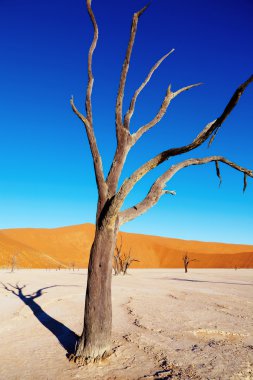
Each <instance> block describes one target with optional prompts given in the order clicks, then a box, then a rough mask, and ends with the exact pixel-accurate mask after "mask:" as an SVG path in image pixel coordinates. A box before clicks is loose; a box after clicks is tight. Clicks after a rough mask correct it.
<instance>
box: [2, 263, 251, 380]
mask: <svg viewBox="0 0 253 380" xmlns="http://www.w3.org/2000/svg"><path fill="white" fill-rule="evenodd" d="M0 281H1V282H2V283H3V284H4V285H5V286H6V287H7V288H8V289H9V291H8V290H7V288H4V286H3V285H1V286H0V311H1V313H0V364H1V366H0V379H1V380H8V379H22V380H25V379H35V380H37V379H43V380H44V379H50V380H51V379H52V380H55V379H59V380H60V379H61V380H66V379H89V380H93V379H101V380H102V379H103V380H109V379H111V380H112V379H122V380H123V379H125V380H126V379H131V380H136V379H142V380H145V379H146V380H148V379H184V380H186V379H215V380H218V379H221V380H226V379H232V380H236V379H253V364H252V363H253V338H252V332H253V327H252V314H253V313H252V312H253V270H245V269H240V270H237V271H236V270H232V269H231V270H229V269H227V270H220V269H216V270H212V269H204V270H200V269H190V271H189V273H188V274H184V273H183V270H182V269H174V270H173V269H168V270H166V269H153V270H144V269H142V270H132V271H130V274H129V275H128V276H125V277H123V276H120V277H113V346H114V347H115V348H116V350H115V353H114V354H113V355H112V356H111V358H110V359H108V360H107V361H105V362H103V363H101V364H97V365H89V366H86V367H82V368H77V367H76V365H75V364H70V363H69V362H68V360H67V359H66V353H67V349H71V345H73V344H74V337H75V336H74V333H77V334H80V332H81V328H82V319H83V306H84V291H85V289H84V288H85V282H86V271H75V272H70V271H64V270H61V271H55V270H51V271H45V270H18V271H16V272H15V273H8V271H6V270H2V271H0ZM11 285H12V286H14V287H16V288H19V289H21V287H22V286H23V285H26V287H24V288H23V289H22V290H20V292H19V296H16V295H15V294H13V293H12V292H11V291H10V290H13V291H14V290H15V289H14V288H13V287H11ZM45 287H46V288H47V289H45V290H44V291H43V292H40V291H39V289H42V288H45ZM15 292H16V293H18V291H17V289H16V290H15ZM34 296H35V297H34Z"/></svg>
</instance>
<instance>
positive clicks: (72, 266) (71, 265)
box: [70, 261, 76, 272]
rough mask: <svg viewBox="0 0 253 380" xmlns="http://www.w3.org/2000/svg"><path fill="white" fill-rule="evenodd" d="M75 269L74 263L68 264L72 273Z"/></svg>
mask: <svg viewBox="0 0 253 380" xmlns="http://www.w3.org/2000/svg"><path fill="white" fill-rule="evenodd" d="M75 267H76V263H75V261H72V262H71V263H70V268H72V270H73V272H74V270H75Z"/></svg>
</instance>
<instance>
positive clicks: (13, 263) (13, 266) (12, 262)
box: [10, 254, 17, 273]
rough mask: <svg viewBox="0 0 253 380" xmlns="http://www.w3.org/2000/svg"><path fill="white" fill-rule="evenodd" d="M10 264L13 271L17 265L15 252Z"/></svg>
mask: <svg viewBox="0 0 253 380" xmlns="http://www.w3.org/2000/svg"><path fill="white" fill-rule="evenodd" d="M10 264H11V273H13V272H14V270H15V269H16V267H17V255H15V254H14V255H12V256H11V260H10Z"/></svg>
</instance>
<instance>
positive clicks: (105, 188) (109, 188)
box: [71, 0, 253, 365]
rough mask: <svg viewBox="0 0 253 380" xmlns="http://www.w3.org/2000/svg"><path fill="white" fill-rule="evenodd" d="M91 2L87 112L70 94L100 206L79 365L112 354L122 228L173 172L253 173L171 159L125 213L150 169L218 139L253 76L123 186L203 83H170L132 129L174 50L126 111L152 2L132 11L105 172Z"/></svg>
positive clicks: (161, 190)
mask: <svg viewBox="0 0 253 380" xmlns="http://www.w3.org/2000/svg"><path fill="white" fill-rule="evenodd" d="M86 4H87V10H88V14H89V16H90V19H91V22H92V25H93V28H94V35H93V39H92V42H91V46H90V49H89V52H88V82H87V89H86V100H85V108H86V113H81V112H80V111H79V110H78V109H77V107H76V106H75V103H74V99H73V97H72V98H71V106H72V109H73V111H74V113H75V114H76V115H77V117H78V118H79V119H80V120H81V122H82V123H83V125H84V128H85V130H86V134H87V138H88V141H89V146H90V150H91V155H92V159H93V165H94V172H95V177H96V184H97V190H98V204H97V213H96V229H95V237H94V241H93V244H92V247H91V252H90V259H89V266H88V278H87V290H86V299H85V313H84V327H83V332H82V334H81V337H80V339H79V341H78V343H77V345H76V350H75V353H74V354H73V356H72V357H71V359H72V360H74V361H77V362H78V363H79V364H80V365H81V364H85V363H87V362H93V361H97V360H99V359H101V358H105V357H107V356H108V355H110V353H111V329H112V304H111V279H112V275H111V274H112V259H113V254H114V250H115V245H116V240H117V234H118V231H119V228H120V226H122V225H123V224H124V223H126V222H129V221H130V220H132V219H135V218H136V217H138V216H140V215H142V214H143V213H144V212H146V211H147V210H148V209H150V208H151V207H152V206H154V205H155V204H156V203H157V202H158V201H159V199H160V198H161V197H162V196H163V195H164V194H175V193H174V192H172V191H170V190H166V189H165V187H166V185H167V183H168V182H169V181H170V180H171V178H172V177H173V176H174V175H176V174H177V173H178V172H179V171H181V170H183V169H185V168H187V167H189V166H193V165H205V164H209V163H211V162H213V163H215V165H216V172H217V175H218V176H219V178H220V169H219V164H220V163H222V164H225V165H227V166H229V167H231V168H232V169H235V170H237V171H239V172H241V173H243V175H244V189H245V188H246V184H247V182H246V180H247V177H253V172H252V171H251V170H248V169H247V168H244V167H242V166H239V165H238V164H236V163H234V162H232V161H230V160H228V159H227V158H225V157H223V156H221V155H215V156H209V157H203V158H187V159H185V160H182V161H180V162H178V163H175V164H173V165H171V164H169V163H167V165H166V168H165V172H164V173H163V174H162V175H161V176H159V177H158V178H157V180H156V181H155V182H154V183H153V185H152V186H151V188H150V190H149V191H148V193H147V195H146V196H145V197H144V199H143V200H142V201H141V202H139V203H138V204H136V205H134V206H133V207H130V208H128V209H125V210H124V211H121V209H122V205H123V203H124V200H125V198H126V197H127V195H128V194H129V193H130V191H131V190H132V189H133V188H134V186H135V185H136V184H137V183H138V182H139V181H140V180H141V179H142V178H143V177H144V176H145V175H146V174H148V173H149V172H150V171H151V170H153V169H154V168H156V167H157V166H159V165H161V164H162V163H164V162H167V161H168V159H170V158H173V157H179V156H181V155H183V154H184V153H189V152H190V151H193V150H195V149H197V148H198V147H200V146H201V145H202V144H204V143H205V142H206V141H208V140H209V144H210V143H212V142H213V140H214V138H215V137H217V134H218V132H219V130H220V128H221V127H222V124H223V122H224V121H225V120H226V119H227V117H228V115H229V114H230V113H231V112H232V110H233V109H234V107H235V106H236V104H237V103H238V101H239V99H240V97H241V95H242V94H243V92H244V91H245V89H246V88H247V86H248V85H249V84H250V83H251V82H252V81H253V76H251V77H249V79H247V80H246V81H245V82H244V83H242V84H241V85H240V86H239V87H238V88H237V89H236V91H235V93H234V94H233V96H232V98H231V99H230V101H229V102H228V103H227V105H226V106H225V108H224V111H223V112H222V113H221V115H219V116H218V117H217V118H216V119H215V120H213V121H211V122H210V123H208V124H207V125H206V126H205V127H204V128H203V129H202V130H201V131H200V132H199V133H197V135H196V137H195V138H194V139H193V140H192V141H189V142H188V143H187V144H186V145H182V146H179V147H173V148H168V149H167V150H165V151H163V152H161V153H159V154H157V155H156V156H154V157H152V158H151V159H150V160H149V161H147V162H146V163H144V164H143V165H142V166H140V167H139V168H138V169H137V170H136V171H134V172H133V173H132V174H131V175H130V176H129V177H128V178H126V179H125V180H124V182H123V183H122V185H121V186H120V187H119V188H118V183H119V178H120V175H121V172H122V169H123V166H124V163H125V160H126V157H127V155H128V153H129V151H130V149H131V148H132V147H133V146H134V145H135V144H136V143H137V142H138V140H139V139H140V138H141V137H142V136H143V135H144V134H145V133H146V132H148V131H149V130H150V129H151V128H153V127H155V126H156V125H157V124H158V123H159V122H160V121H161V120H162V118H163V116H164V115H165V114H166V111H167V109H168V107H169V105H170V104H171V103H172V102H173V101H174V100H175V98H176V97H177V96H179V95H180V94H182V93H183V92H185V91H187V90H190V89H192V88H193V87H196V86H199V85H200V83H197V84H192V85H189V86H186V87H183V88H180V89H178V90H175V91H173V90H172V87H171V85H169V86H168V88H167V90H166V93H165V96H164V98H163V100H162V103H161V106H160V108H159V110H158V111H157V113H156V114H155V115H154V118H153V119H152V120H150V121H149V122H148V123H146V124H144V125H142V126H140V127H139V128H138V129H137V130H136V131H135V132H132V131H130V122H131V118H132V116H133V114H134V111H135V105H136V101H137V98H138V96H139V95H140V93H141V92H142V90H143V89H144V87H145V86H146V85H147V84H148V82H149V80H150V78H151V77H152V75H153V73H154V72H155V71H156V70H157V69H158V67H159V66H160V65H161V63H162V62H163V61H164V60H165V59H166V58H167V57H168V56H169V55H170V54H171V53H172V52H173V49H172V50H171V51H170V52H169V53H167V54H166V55H164V56H163V57H162V58H161V59H160V60H158V61H157V62H156V63H155V64H154V66H153V67H152V68H151V70H150V71H149V73H148V75H147V76H146V78H145V80H144V81H143V82H142V84H141V85H140V87H138V88H137V90H136V91H135V93H134V95H133V97H132V100H131V102H130V106H129V108H128V111H127V112H126V114H125V115H123V98H124V92H125V85H126V80H127V74H128V69H129V64H130V60H131V55H132V49H133V45H134V41H135V36H136V31H137V24H138V21H139V18H140V16H141V15H143V13H144V12H145V10H146V9H147V6H146V7H144V8H142V9H141V10H140V11H138V12H136V13H135V14H134V15H133V19H132V26H131V31H130V38H129V43H128V46H127V50H126V56H125V60H124V63H123V67H122V71H121V76H120V80H119V88H118V93H117V99H116V108H115V122H116V138H117V147H116V151H115V155H114V158H113V161H112V164H111V167H110V170H109V173H108V175H107V176H105V174H104V170H103V164H102V157H101V155H100V152H99V148H98V145H97V142H96V137H95V133H94V125H93V113H92V99H91V95H92V89H93V83H94V77H93V65H92V59H93V54H94V50H95V48H96V44H97V40H98V26H97V22H96V18H95V16H94V13H93V10H92V8H91V0H86Z"/></svg>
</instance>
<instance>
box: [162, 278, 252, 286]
mask: <svg viewBox="0 0 253 380" xmlns="http://www.w3.org/2000/svg"><path fill="white" fill-rule="evenodd" d="M169 280H173V281H187V282H206V283H208V284H225V285H244V286H252V285H253V284H251V283H250V284H242V283H241V282H226V281H209V280H190V279H188V278H169Z"/></svg>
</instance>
